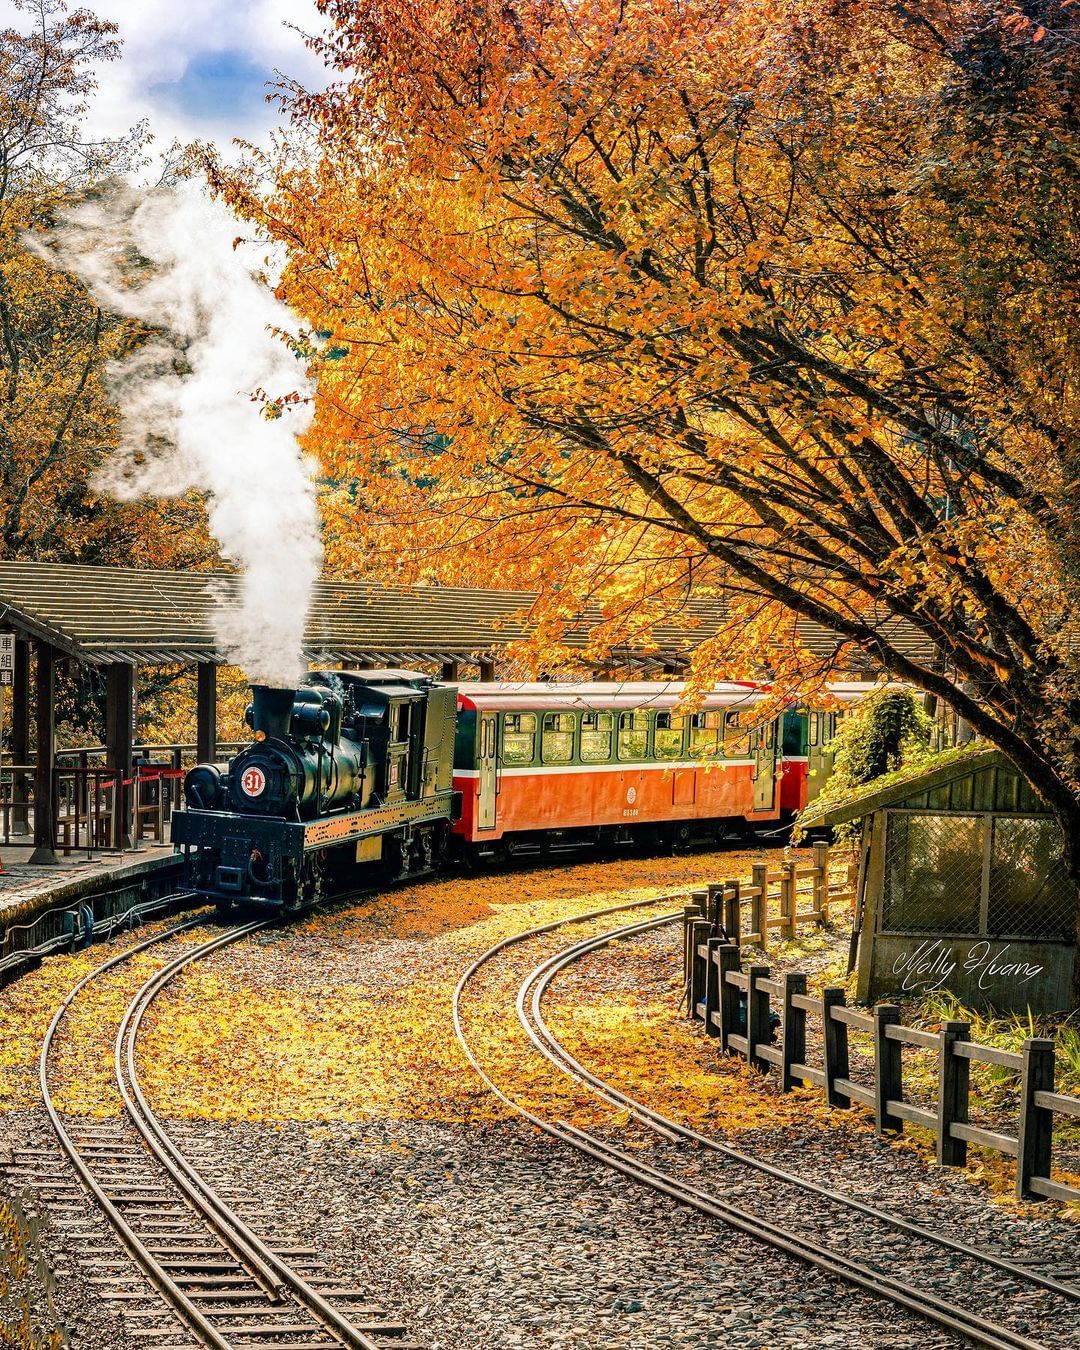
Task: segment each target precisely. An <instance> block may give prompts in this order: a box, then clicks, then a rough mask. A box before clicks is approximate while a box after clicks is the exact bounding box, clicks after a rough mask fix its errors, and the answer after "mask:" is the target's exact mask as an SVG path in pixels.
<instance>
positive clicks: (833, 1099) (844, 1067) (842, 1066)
mask: <svg viewBox="0 0 1080 1350" xmlns="http://www.w3.org/2000/svg"><path fill="white" fill-rule="evenodd" d="M843 1006H844V991H843V990H842V989H838V988H836V987H835V986H830V987H829V988H828V989H823V990H822V991H821V1012H822V1041H823V1045H824V1060H825V1097H826V1100H827V1101H828V1103H829V1105H830V1106H839V1107H847V1106H850V1105H851V1099H850V1098H849V1097H846V1096H844V1095H843V1094H842V1093H840V1092H838V1091H837V1090H836V1080H837V1079H838V1078H847V1076H848V1073H849V1065H848V1029H847V1025H846V1023H844V1022H838V1021H837V1020H836V1018H835V1017H833V1015H832V1010H833V1008H842V1007H843Z"/></svg>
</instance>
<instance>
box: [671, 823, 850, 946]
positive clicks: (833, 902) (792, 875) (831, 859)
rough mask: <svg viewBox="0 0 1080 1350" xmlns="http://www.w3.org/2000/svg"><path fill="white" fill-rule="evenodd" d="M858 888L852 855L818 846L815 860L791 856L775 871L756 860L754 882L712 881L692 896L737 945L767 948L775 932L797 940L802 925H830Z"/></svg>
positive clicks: (751, 875) (704, 913)
mask: <svg viewBox="0 0 1080 1350" xmlns="http://www.w3.org/2000/svg"><path fill="white" fill-rule="evenodd" d="M857 887H858V863H857V862H856V861H855V859H854V857H853V856H852V854H851V853H850V852H849V851H848V850H846V849H843V850H841V849H835V848H834V849H830V848H829V845H828V844H815V845H814V847H813V861H811V862H805V863H800V862H796V861H794V860H792V859H787V860H785V861H784V862H783V863H781V865H780V866H779V867H777V868H773V869H772V870H771V871H770V870H769V867H768V865H767V864H766V863H755V864H754V866H753V868H752V869H751V873H750V880H749V882H746V881H737V880H731V881H716V882H712V883H710V885H709V886H708V887H706V888H705V889H703V890H700V891H694V892H693V894H692V896H691V899H692V900H693V902H694V906H696V907H699V908H700V909H701V913H702V914H703V915H707V916H708V917H709V919H710V920H711V922H712V923H714V924H715V925H717V927H718V928H722V929H723V931H724V933H725V934H726V935H727V937H728V938H729V939H730V941H732V942H734V943H735V945H736V946H739V945H742V944H746V943H749V944H751V945H753V946H756V947H761V948H762V950H765V949H766V948H767V947H768V945H769V937H770V935H771V934H773V933H774V932H775V933H778V934H779V936H780V937H781V938H793V937H794V936H795V934H796V932H797V930H798V928H799V925H800V924H807V923H814V924H825V923H828V921H829V916H830V914H831V913H833V912H834V911H835V909H836V907H837V906H839V905H841V904H843V905H845V906H847V907H848V908H850V907H851V906H853V905H854V903H855V896H856V891H857ZM800 906H801V908H800Z"/></svg>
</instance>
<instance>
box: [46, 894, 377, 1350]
mask: <svg viewBox="0 0 1080 1350" xmlns="http://www.w3.org/2000/svg"><path fill="white" fill-rule="evenodd" d="M169 898H172V897H169ZM207 918H208V916H199V917H196V918H194V919H188V920H186V921H185V922H183V923H180V924H176V925H174V926H172V927H171V928H169V929H166V930H165V931H163V932H161V933H156V934H154V935H152V936H151V937H149V938H146V939H144V940H143V941H141V942H139V943H137V944H135V945H134V946H132V947H129V948H127V949H126V950H124V951H122V952H119V953H117V954H116V955H115V956H113V957H110V958H109V959H108V960H106V961H104V962H103V963H102V964H101V965H99V966H97V967H95V968H94V969H93V970H92V971H89V972H88V973H87V974H86V975H84V976H83V977H82V979H80V980H79V981H78V983H77V984H76V985H75V986H74V988H72V989H71V990H70V991H69V993H68V994H67V996H66V997H65V998H64V1000H63V1002H62V1003H61V1004H60V1006H59V1007H58V1008H57V1010H56V1013H55V1014H54V1016H53V1018H52V1020H51V1022H50V1024H49V1027H48V1029H47V1031H46V1033H45V1038H44V1041H43V1043H42V1049H41V1054H40V1056H39V1060H38V1079H39V1083H40V1087H41V1093H42V1098H43V1100H44V1103H45V1107H46V1110H47V1112H48V1114H49V1119H50V1121H51V1123H52V1125H53V1129H54V1131H55V1132H56V1135H57V1138H58V1139H59V1141H60V1144H61V1146H62V1148H63V1150H64V1153H65V1154H66V1155H67V1157H68V1159H69V1161H70V1162H71V1163H72V1166H73V1167H74V1168H75V1171H76V1174H77V1176H78V1178H79V1180H80V1182H81V1183H82V1185H83V1187H84V1189H85V1190H86V1191H87V1192H88V1193H89V1195H90V1196H91V1197H92V1198H93V1200H94V1201H95V1202H96V1203H97V1205H98V1207H99V1208H100V1210H101V1211H102V1212H103V1213H104V1215H105V1216H106V1218H107V1219H108V1220H109V1222H110V1224H111V1225H112V1226H113V1228H114V1229H115V1231H116V1232H117V1233H118V1234H119V1236H120V1237H121V1239H122V1241H123V1244H124V1246H125V1248H126V1249H127V1251H128V1253H129V1255H130V1256H131V1257H132V1259H133V1260H134V1261H135V1263H136V1265H137V1266H138V1268H139V1269H140V1270H141V1271H142V1273H143V1274H144V1275H145V1276H146V1278H147V1279H148V1281H149V1282H150V1285H151V1287H152V1288H153V1289H154V1290H155V1291H156V1292H157V1294H158V1295H159V1297H160V1298H161V1299H162V1301H163V1303H164V1304H165V1305H166V1306H167V1307H168V1308H169V1309H170V1310H171V1311H173V1312H174V1313H175V1314H176V1315H177V1316H178V1317H179V1318H180V1320H181V1322H182V1323H183V1324H184V1325H185V1326H186V1328H187V1329H188V1331H189V1332H191V1333H193V1334H194V1335H195V1337H196V1339H197V1340H199V1342H200V1343H201V1344H202V1345H204V1346H207V1347H209V1348H210V1350H234V1344H233V1342H232V1341H230V1340H229V1339H228V1338H227V1335H225V1334H223V1333H222V1332H221V1331H219V1330H218V1328H217V1327H216V1326H215V1325H214V1323H213V1321H212V1319H211V1317H208V1316H207V1314H205V1313H204V1312H203V1311H202V1310H201V1309H200V1308H199V1307H198V1306H197V1304H196V1303H195V1302H194V1301H193V1299H192V1298H191V1297H190V1296H189V1295H188V1294H187V1293H186V1292H185V1291H184V1290H183V1289H182V1288H181V1287H180V1285H179V1283H178V1282H177V1281H176V1280H175V1279H174V1278H173V1277H172V1275H170V1274H169V1272H168V1271H167V1270H165V1268H164V1267H163V1266H162V1265H161V1264H160V1262H159V1261H158V1260H157V1259H156V1257H155V1256H154V1255H153V1253H152V1252H151V1251H150V1250H149V1248H148V1247H147V1245H146V1244H145V1243H144V1241H143V1239H142V1238H141V1237H140V1236H139V1234H138V1233H137V1232H136V1231H135V1230H134V1228H133V1227H132V1226H131V1225H130V1224H129V1223H128V1221H127V1219H126V1218H125V1216H124V1215H123V1213H122V1212H121V1211H120V1209H119V1208H118V1207H117V1205H116V1204H115V1203H114V1202H113V1201H112V1200H111V1199H110V1197H109V1196H108V1194H107V1192H106V1191H105V1189H104V1188H103V1187H102V1185H101V1183H100V1182H99V1181H98V1180H97V1177H96V1176H95V1175H94V1171H93V1168H92V1167H91V1166H90V1164H89V1163H88V1162H87V1161H86V1159H85V1158H84V1157H83V1156H82V1153H81V1152H80V1149H79V1145H78V1144H77V1143H76V1141H75V1140H74V1139H73V1138H72V1136H71V1134H70V1133H69V1131H68V1129H67V1128H66V1126H65V1125H64V1122H63V1120H62V1119H61V1117H60V1112H59V1111H58V1109H57V1107H56V1103H55V1101H54V1100H53V1096H52V1093H51V1090H50V1088H49V1083H48V1066H49V1058H50V1052H51V1050H52V1047H53V1044H54V1041H55V1039H56V1035H57V1032H58V1030H59V1028H60V1026H61V1024H62V1022H63V1019H64V1015H65V1013H66V1012H67V1011H68V1009H69V1008H70V1007H71V1005H72V1003H73V1002H74V1001H75V1000H76V998H78V996H79V994H80V993H81V992H82V991H83V990H84V989H85V988H86V987H87V985H89V984H90V983H91V982H92V981H94V980H96V979H99V978H100V977H101V976H102V975H104V974H105V973H106V972H108V971H109V970H112V969H114V968H115V967H117V966H119V965H121V964H123V963H124V962H126V961H129V960H130V959H131V958H132V957H133V956H135V955H137V954H139V953H140V952H143V951H146V950H147V949H149V948H151V947H154V946H156V945H158V944H159V943H162V942H165V941H166V940H167V939H169V938H172V937H174V936H176V935H178V934H180V933H183V932H187V931H188V930H190V929H193V928H196V927H199V926H201V925H203V924H205V923H206V922H207ZM272 922H273V920H270V919H260V920H255V921H252V922H250V923H247V924H243V925H240V926H239V927H236V928H233V929H230V930H229V931H227V932H225V933H222V934H218V935H216V936H215V937H213V938H211V939H210V940H209V941H207V942H204V943H200V944H199V945H198V946H196V947H193V948H192V949H190V950H188V951H184V952H181V953H179V954H178V955H177V956H175V957H173V958H172V959H171V960H170V961H168V962H167V963H166V964H165V965H164V966H163V967H162V968H161V969H160V970H158V971H156V972H155V973H154V974H153V975H152V976H151V977H150V978H149V979H148V980H146V981H144V983H143V984H142V986H141V987H140V988H139V990H138V991H137V992H136V994H135V996H134V998H133V999H132V1000H131V1002H130V1003H129V1004H128V1006H127V1008H126V1010H125V1012H124V1015H123V1017H122V1019H121V1021H120V1025H119V1027H118V1030H117V1034H116V1039H115V1042H114V1046H113V1068H114V1072H115V1077H116V1088H117V1091H118V1094H119V1097H120V1100H121V1103H122V1106H123V1110H124V1112H125V1113H126V1116H127V1118H128V1119H129V1121H130V1123H131V1124H132V1125H134V1127H135V1128H136V1130H137V1131H138V1133H139V1135H140V1136H141V1137H142V1139H143V1140H144V1142H145V1143H146V1145H147V1147H148V1149H149V1151H150V1153H151V1155H152V1156H153V1157H154V1158H155V1159H156V1161H157V1163H158V1164H160V1166H161V1167H162V1168H163V1169H164V1171H165V1173H166V1174H167V1176H168V1178H169V1180H170V1181H171V1182H172V1183H173V1184H174V1185H175V1187H176V1189H177V1191H178V1192H179V1195H180V1197H182V1198H183V1199H184V1200H185V1201H186V1202H187V1204H188V1206H189V1207H190V1209H191V1210H192V1213H193V1215H195V1216H197V1217H198V1218H200V1219H201V1220H202V1221H203V1222H204V1223H205V1224H206V1225H207V1227H208V1229H209V1230H210V1231H212V1232H213V1233H214V1234H215V1235H216V1236H217V1237H218V1239H219V1240H220V1241H221V1242H222V1244H223V1246H224V1247H225V1249H226V1250H227V1251H229V1252H230V1254H231V1256H232V1257H233V1258H234V1259H235V1260H236V1262H237V1266H238V1267H239V1268H240V1269H243V1270H245V1271H246V1272H247V1273H248V1274H249V1275H250V1276H251V1277H252V1278H253V1279H254V1281H255V1283H256V1284H257V1285H258V1286H259V1287H260V1288H261V1289H262V1290H263V1292H264V1293H266V1294H267V1295H268V1296H269V1298H270V1300H271V1302H272V1303H274V1304H277V1305H280V1304H282V1303H283V1302H285V1301H286V1299H287V1296H288V1294H292V1295H293V1296H294V1297H295V1299H296V1301H297V1302H298V1303H299V1304H301V1305H303V1306H304V1307H306V1308H307V1310H308V1311H309V1312H310V1313H312V1315H313V1316H314V1317H315V1319H316V1322H317V1323H318V1324H320V1326H321V1328H322V1330H323V1331H324V1332H327V1333H329V1334H330V1335H331V1336H332V1337H333V1338H334V1340H335V1342H336V1343H338V1344H341V1345H345V1346H349V1347H351V1350H381V1347H380V1344H379V1342H377V1341H375V1340H373V1339H372V1338H371V1337H369V1336H367V1335H365V1334H364V1332H362V1331H360V1330H359V1329H358V1328H357V1327H355V1326H353V1325H352V1323H351V1322H349V1321H348V1319H347V1318H346V1317H344V1315H343V1314H342V1313H340V1312H339V1311H338V1310H337V1309H336V1308H335V1307H334V1306H333V1304H331V1303H329V1302H328V1301H327V1300H326V1299H325V1298H324V1297H323V1296H322V1294H321V1293H319V1291H318V1290H316V1289H314V1288H313V1287H312V1286H311V1285H309V1284H308V1283H307V1281H306V1280H305V1279H304V1278H303V1277H302V1276H301V1275H300V1274H299V1272H297V1271H295V1270H294V1269H293V1268H292V1267H291V1266H289V1265H288V1264H287V1263H286V1262H285V1261H283V1260H282V1258H281V1257H280V1256H278V1254H277V1253H276V1252H274V1251H272V1250H271V1249H270V1248H269V1247H268V1246H267V1245H266V1244H265V1243H264V1242H263V1241H262V1239H260V1238H259V1237H258V1236H257V1235H256V1234H255V1233H254V1232H253V1231H252V1229H251V1228H250V1227H249V1226H248V1225H247V1224H246V1223H244V1222H243V1220H241V1219H240V1218H239V1217H238V1216H237V1215H236V1214H235V1213H234V1212H233V1211H232V1210H231V1209H230V1208H229V1207H228V1206H227V1205H226V1204H225V1202H224V1201H223V1200H222V1199H221V1198H220V1197H219V1196H218V1195H217V1194H216V1192H215V1191H214V1190H213V1188H212V1187H211V1186H210V1184H209V1183H208V1182H206V1181H205V1179H204V1178H203V1177H202V1176H201V1175H200V1174H199V1173H198V1172H197V1171H196V1170H195V1169H194V1168H193V1167H192V1166H191V1164H190V1163H189V1162H188V1160H187V1159H186V1158H185V1157H184V1156H183V1154H182V1153H181V1151H180V1150H179V1149H178V1148H177V1146H176V1144H175V1143H174V1142H173V1140H172V1139H170V1138H169V1136H168V1134H167V1132H166V1131H165V1130H164V1127H163V1126H162V1125H161V1122H160V1120H159V1119H158V1118H157V1116H156V1115H155V1114H154V1112H153V1109H152V1108H151V1107H150V1105H149V1103H148V1102H147V1100H146V1097H145V1095H144V1093H143V1091H142V1088H141V1086H140V1084H139V1081H138V1073H137V1067H136V1061H135V1050H136V1038H137V1035H138V1030H139V1027H140V1025H141V1022H142V1018H143V1016H144V1014H145V1012H146V1010H147V1009H148V1008H149V1007H150V1005H151V1004H152V1002H153V1000H154V998H155V997H156V996H157V995H158V994H159V993H160V992H161V990H162V989H164V988H165V987H166V985H167V984H168V982H169V981H170V980H171V979H172V978H174V977H175V976H176V975H177V974H178V973H179V972H180V971H181V970H182V969H184V968H185V967H186V966H187V965H189V964H190V963H191V962H194V961H196V960H199V959H201V958H203V957H205V956H208V955H210V954H211V953H212V952H214V951H217V950H219V949H221V948H222V947H225V946H227V945H229V944H231V943H233V942H237V941H239V940H240V939H241V938H244V937H247V936H249V935H250V934H251V933H253V932H256V931H258V930H260V929H265V928H267V927H269V926H270V924H271V923H272ZM313 1329H314V1328H313ZM248 1343H249V1342H245V1344H248Z"/></svg>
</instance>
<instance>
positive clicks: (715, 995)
mask: <svg viewBox="0 0 1080 1350" xmlns="http://www.w3.org/2000/svg"><path fill="white" fill-rule="evenodd" d="M723 946H724V939H723V938H719V937H713V938H709V941H708V948H709V956H708V961H707V963H706V966H705V1035H706V1036H719V1035H720V1028H719V1027H718V1026H717V1025H716V1022H717V1019H716V1018H715V1017H714V1016H713V1014H714V1013H719V1011H720V967H719V964H718V962H717V959H716V953H717V951H718V950H719V949H720V948H721V947H723Z"/></svg>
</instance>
